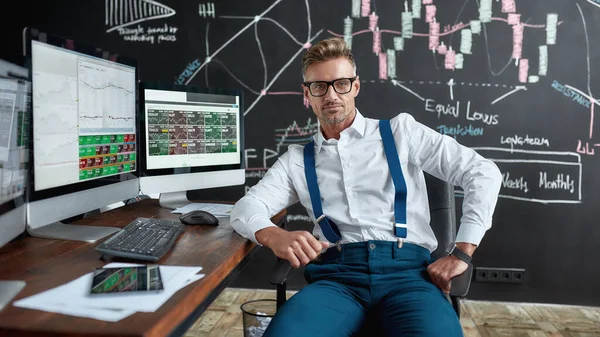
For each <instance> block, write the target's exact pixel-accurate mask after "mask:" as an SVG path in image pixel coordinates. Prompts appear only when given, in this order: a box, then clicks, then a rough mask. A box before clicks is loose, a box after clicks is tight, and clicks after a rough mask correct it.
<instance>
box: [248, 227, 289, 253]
mask: <svg viewBox="0 0 600 337" xmlns="http://www.w3.org/2000/svg"><path fill="white" fill-rule="evenodd" d="M280 231H285V229H282V228H279V227H277V226H271V227H267V228H263V229H261V230H259V231H257V232H256V233H254V236H255V237H256V241H258V243H260V244H261V245H263V246H265V247H267V248H271V246H270V243H271V240H270V239H271V238H272V237H273V235H275V234H277V233H278V232H280Z"/></svg>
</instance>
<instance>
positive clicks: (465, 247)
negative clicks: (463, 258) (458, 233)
mask: <svg viewBox="0 0 600 337" xmlns="http://www.w3.org/2000/svg"><path fill="white" fill-rule="evenodd" d="M456 247H458V249H460V250H462V251H463V252H465V253H467V254H469V256H473V253H474V252H475V249H476V248H477V246H476V245H474V244H472V243H468V242H457V243H456Z"/></svg>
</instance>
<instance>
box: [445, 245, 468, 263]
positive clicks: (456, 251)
mask: <svg viewBox="0 0 600 337" xmlns="http://www.w3.org/2000/svg"><path fill="white" fill-rule="evenodd" d="M448 255H454V256H456V257H457V258H459V259H460V260H462V261H464V262H465V263H467V264H469V263H471V260H472V259H473V258H472V257H471V256H470V255H469V254H467V253H465V252H463V251H462V250H460V248H458V247H457V246H454V247H452V250H451V251H450V253H449V254H448Z"/></svg>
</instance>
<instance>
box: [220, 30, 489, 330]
mask: <svg viewBox="0 0 600 337" xmlns="http://www.w3.org/2000/svg"><path fill="white" fill-rule="evenodd" d="M302 70H303V75H304V80H305V82H304V83H303V84H302V87H303V90H304V96H305V97H306V99H307V100H308V101H309V102H310V105H311V107H312V109H313V111H314V113H315V114H316V115H317V118H318V119H319V122H320V130H319V132H318V133H317V134H316V135H315V136H314V137H313V139H314V143H312V142H311V143H309V144H308V146H306V147H302V146H299V145H290V146H289V148H288V151H287V152H286V153H284V154H283V155H282V156H281V157H280V158H279V159H278V160H277V162H276V163H275V164H274V165H273V166H272V167H271V168H270V169H269V171H268V172H267V174H266V175H265V176H264V178H262V179H261V181H260V182H259V183H258V184H256V185H255V186H253V187H252V188H251V189H250V190H249V191H248V193H247V194H246V195H245V196H244V197H243V198H242V199H240V200H239V201H238V202H237V203H236V205H235V207H234V208H233V210H232V215H231V224H232V226H233V227H234V229H235V230H236V231H237V232H238V233H239V234H240V235H242V236H244V237H246V238H248V239H251V240H252V241H254V242H256V243H258V244H260V245H264V246H266V247H268V248H270V249H271V250H273V252H274V253H275V255H277V256H278V257H280V258H283V259H286V260H288V261H290V263H291V264H292V266H293V267H296V268H298V267H300V266H306V269H305V276H306V279H307V281H308V283H309V284H308V285H307V286H305V287H304V288H302V289H301V290H300V291H299V292H298V293H297V294H295V295H294V296H292V297H291V298H290V299H289V300H288V301H287V302H286V304H285V305H284V306H283V307H282V308H281V309H280V310H279V311H278V313H277V315H276V316H275V317H274V319H273V321H272V322H271V324H270V325H269V327H268V329H267V331H266V336H276V337H290V336H311V337H314V336H329V337H331V336H340V337H341V336H351V335H352V334H353V333H355V332H356V331H358V330H359V328H360V327H361V325H362V324H363V323H364V321H365V317H366V315H367V314H368V313H373V312H375V313H376V315H375V316H376V318H377V324H378V325H379V326H380V327H381V328H382V330H383V331H384V333H385V334H386V336H398V335H400V336H444V337H447V336H450V337H451V336H462V329H461V326H460V323H459V320H458V317H457V315H456V313H455V312H454V310H453V308H452V306H451V305H450V303H449V302H448V300H447V299H446V297H445V295H444V293H448V292H449V290H450V280H451V279H452V278H453V277H454V276H457V275H460V274H461V273H463V272H464V271H465V270H466V269H467V267H468V264H467V263H465V262H464V260H461V259H459V258H457V257H456V256H455V255H448V256H446V257H443V258H440V259H438V260H436V261H433V260H432V259H431V257H430V252H432V251H433V250H435V248H436V247H437V241H436V239H435V236H434V234H433V231H432V229H431V227H430V226H429V208H428V200H427V189H426V186H425V180H424V176H423V171H425V172H429V173H430V174H432V175H434V176H437V177H439V178H442V179H445V180H447V181H449V182H451V183H453V184H454V185H460V186H461V187H462V188H463V189H464V191H465V197H464V202H463V215H462V219H461V223H460V229H459V232H458V234H457V237H456V248H455V249H459V250H460V251H462V252H464V253H466V254H468V255H472V254H473V252H474V251H475V248H476V247H477V245H479V243H480V241H481V239H482V238H483V236H484V234H485V232H486V231H487V230H488V229H489V228H490V227H491V221H492V214H493V211H494V209H495V206H496V202H497V197H498V193H499V189H500V183H501V175H500V172H499V170H498V168H497V167H496V165H495V164H494V163H493V162H491V161H489V160H487V159H484V158H483V157H481V156H480V155H478V154H477V153H476V152H475V151H473V150H472V149H469V148H467V147H465V146H462V145H460V144H459V143H457V142H456V141H455V140H454V139H452V138H450V137H447V136H442V135H441V134H439V133H438V132H436V131H434V130H433V129H431V128H429V127H426V126H425V125H423V124H420V123H418V122H416V121H415V119H414V118H413V117H412V116H410V115H408V114H406V113H401V114H399V115H398V116H396V117H394V118H392V119H391V121H390V124H391V131H392V132H393V137H392V138H390V139H391V142H393V143H394V144H395V146H396V149H397V150H396V151H393V152H387V149H385V148H384V146H385V143H386V141H382V140H383V139H384V137H383V133H380V131H382V130H383V126H380V124H378V121H377V120H374V119H370V118H365V117H363V116H362V115H361V113H360V112H359V111H358V110H357V109H356V108H355V105H354V99H355V97H356V96H357V95H358V93H359V91H360V81H359V77H358V76H357V74H356V65H355V63H354V59H353V58H352V54H351V53H350V50H349V49H348V47H347V45H346V44H345V42H344V40H343V39H339V38H330V39H326V40H323V41H321V42H319V43H318V44H316V45H314V46H312V47H311V48H310V49H309V50H308V51H307V53H306V55H305V56H304V58H303V69H302ZM381 109H385V110H389V109H394V107H381ZM380 128H381V129H380ZM388 144H389V143H388ZM313 152H314V153H313ZM394 152H397V153H394ZM390 154H391V155H390ZM398 157H399V163H400V165H399V166H400V168H401V170H400V172H399V173H394V172H393V170H391V169H390V167H391V166H388V163H389V162H390V160H394V159H395V160H396V161H398ZM313 163H314V164H313ZM313 167H316V169H314V171H312V172H313V175H312V176H311V174H310V173H309V172H311V170H312V168H313ZM396 171H398V170H396ZM315 172H316V179H315V177H314V175H315V174H314V173H315ZM394 174H396V176H398V175H399V178H395V177H392V176H391V175H394ZM398 182H400V183H402V184H403V185H402V184H400V183H398ZM311 184H312V185H311ZM309 185H310V186H309ZM398 185H402V186H404V192H402V191H400V192H398V191H397V190H398V188H397V186H398ZM395 187H396V188H395ZM309 190H310V191H309ZM400 190H402V189H400ZM314 191H317V193H316V194H315V193H314ZM319 195H320V196H319ZM311 197H312V198H311ZM402 200H405V201H402ZM298 201H299V202H300V203H301V204H302V205H303V206H304V207H305V208H306V209H307V211H308V214H309V215H310V216H311V217H312V219H313V222H315V223H316V224H318V225H317V226H315V228H314V230H313V234H312V235H311V234H310V233H308V232H305V231H293V232H288V231H286V230H284V229H281V228H279V227H277V226H275V225H274V224H273V223H271V221H270V220H269V219H270V218H271V217H272V216H273V215H275V214H276V213H278V212H279V211H281V210H282V209H284V208H286V207H288V206H290V205H292V204H294V203H296V202H298ZM325 218H326V219H327V220H329V221H324V220H323V219H325ZM400 218H402V219H404V220H405V221H404V223H402V221H399V219H400ZM332 233H333V234H332ZM327 237H330V238H333V239H328V238H327ZM340 238H341V240H338V239H340ZM311 261H312V263H310V262H311ZM309 263H310V264H309Z"/></svg>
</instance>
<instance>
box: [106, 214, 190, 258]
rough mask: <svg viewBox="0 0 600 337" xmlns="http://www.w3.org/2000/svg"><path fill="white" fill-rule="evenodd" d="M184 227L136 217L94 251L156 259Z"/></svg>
mask: <svg viewBox="0 0 600 337" xmlns="http://www.w3.org/2000/svg"><path fill="white" fill-rule="evenodd" d="M184 227H185V225H184V224H182V223H181V222H176V221H167V220H160V219H150V218H137V219H135V220H133V221H132V222H130V223H129V224H128V225H127V226H125V228H123V229H122V230H121V231H119V232H117V233H115V234H114V235H113V236H111V237H110V238H109V239H108V240H106V241H104V242H103V243H101V244H100V245H98V247H96V251H97V252H99V253H101V254H104V255H110V256H119V257H126V258H131V259H137V260H145V261H157V260H159V259H160V258H161V257H162V256H163V255H165V254H166V253H167V252H168V251H169V249H171V247H173V245H174V244H175V240H176V239H177V237H178V236H179V234H180V233H181V232H183V229H184Z"/></svg>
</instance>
